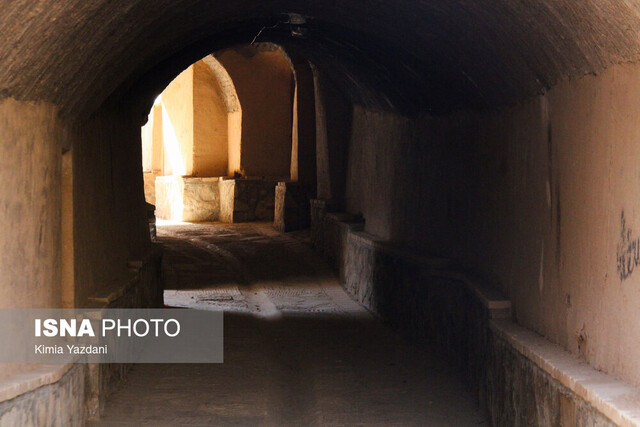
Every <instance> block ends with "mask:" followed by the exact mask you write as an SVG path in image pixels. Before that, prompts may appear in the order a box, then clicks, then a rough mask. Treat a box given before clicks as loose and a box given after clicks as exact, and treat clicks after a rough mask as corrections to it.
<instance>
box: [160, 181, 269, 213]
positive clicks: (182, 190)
mask: <svg viewBox="0 0 640 427" xmlns="http://www.w3.org/2000/svg"><path fill="white" fill-rule="evenodd" d="M275 186H276V181H268V180H262V179H223V178H193V177H182V176H162V177H157V179H156V184H155V187H156V216H157V217H158V218H161V219H168V220H174V221H189V222H206V221H212V222H213V221H222V222H227V223H234V222H247V221H273V214H274V205H275Z"/></svg>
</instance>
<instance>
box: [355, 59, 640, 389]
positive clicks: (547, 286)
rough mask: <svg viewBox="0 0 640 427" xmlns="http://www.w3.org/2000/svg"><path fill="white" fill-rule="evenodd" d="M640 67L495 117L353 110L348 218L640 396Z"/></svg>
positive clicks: (565, 87) (622, 68)
mask: <svg viewBox="0 0 640 427" xmlns="http://www.w3.org/2000/svg"><path fill="white" fill-rule="evenodd" d="M639 87H640V66H638V65H619V66H615V67H612V68H611V69H609V70H607V71H605V72H603V73H602V74H600V75H598V76H586V77H583V78H580V79H576V80H572V81H567V82H564V83H562V84H560V85H558V86H557V87H555V88H554V89H552V90H551V91H550V92H549V93H547V94H546V95H545V96H541V97H537V98H534V99H532V100H529V101H527V102H525V103H522V104H520V105H518V106H515V107H511V108H508V109H504V110H502V111H497V112H487V113H456V114H454V115H451V116H448V117H442V118H432V117H428V116H424V117H419V118H413V119H407V118H404V117H400V116H396V115H392V114H388V113H379V112H373V111H367V110H365V109H363V108H359V107H356V108H355V109H354V113H353V127H352V131H351V143H350V147H349V168H348V179H347V182H348V185H347V197H346V200H347V208H348V210H349V211H350V212H352V213H358V212H360V213H362V214H363V216H364V219H365V230H366V231H367V232H368V233H371V234H374V235H377V236H380V237H382V238H384V239H385V240H388V241H392V242H396V243H398V244H400V245H402V246H403V247H407V248H411V249H413V250H415V251H417V252H419V253H424V254H427V255H439V256H446V257H449V258H452V259H455V260H457V261H459V262H461V263H462V264H463V266H465V267H467V268H469V269H471V270H472V271H475V272H477V273H478V274H480V275H481V276H482V277H484V278H486V279H488V280H489V281H490V282H491V283H493V284H494V285H495V286H496V287H498V288H500V290H501V291H502V292H503V293H504V294H505V295H507V296H508V297H509V299H510V300H511V301H512V302H513V312H514V318H515V320H516V321H517V322H518V323H520V324H522V325H524V326H526V327H528V328H531V329H533V330H535V331H537V332H539V333H540V334H542V335H544V336H546V337H547V338H548V339H550V340H551V341H553V342H556V343H559V344H560V345H562V346H563V347H565V348H566V349H568V350H570V351H571V352H572V353H573V354H576V355H580V356H581V357H584V358H585V359H586V360H587V361H588V362H589V363H590V364H591V365H592V366H594V367H595V368H597V369H599V370H602V371H603V372H605V373H608V374H612V375H614V376H616V377H618V378H621V379H623V380H625V381H628V382H630V383H633V384H634V385H640V370H639V369H638V366H637V360H638V359H639V358H640V342H639V341H638V340H637V337H638V336H640V322H639V321H638V313H637V307H638V305H640V275H638V273H637V272H636V271H635V270H636V269H637V268H638V267H637V266H638V263H639V262H640V261H639V260H640V257H639V256H638V249H637V248H638V247H640V246H639V243H638V238H639V237H640V236H639V234H640V232H639V231H638V230H640V197H639V196H638V184H639V181H640V163H638V161H637V159H638V158H640V144H638V141H639V140H640V125H639V124H638V120H637V117H638V114H639V113H640V96H639V95H640V90H639V89H638V88H639Z"/></svg>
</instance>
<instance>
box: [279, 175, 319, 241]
mask: <svg viewBox="0 0 640 427" xmlns="http://www.w3.org/2000/svg"><path fill="white" fill-rule="evenodd" d="M275 199H276V200H275V211H274V218H273V225H274V227H275V228H276V230H278V231H280V232H282V233H284V232H287V231H294V230H302V229H305V228H309V224H310V221H311V219H310V217H309V209H310V206H309V190H308V189H307V187H305V186H304V185H301V184H299V183H297V182H279V183H278V185H277V186H276V197H275Z"/></svg>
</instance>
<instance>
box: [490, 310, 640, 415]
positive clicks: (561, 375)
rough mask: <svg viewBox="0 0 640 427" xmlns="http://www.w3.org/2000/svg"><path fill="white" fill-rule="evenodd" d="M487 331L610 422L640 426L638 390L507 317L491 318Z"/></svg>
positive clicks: (639, 397) (639, 394) (639, 393)
mask: <svg viewBox="0 0 640 427" xmlns="http://www.w3.org/2000/svg"><path fill="white" fill-rule="evenodd" d="M490 328H491V331H492V332H493V333H494V334H495V335H496V336H497V337H499V338H501V339H502V340H504V341H505V342H507V343H508V344H509V345H510V346H511V347H513V348H514V349H515V350H517V351H518V352H519V353H520V354H522V355H523V356H524V357H526V358H527V359H529V360H531V361H532V362H533V363H534V364H536V365H537V366H538V367H539V368H540V369H542V370H543V371H545V372H546V373H548V374H549V375H550V376H551V377H552V378H553V379H555V380H556V381H558V382H560V383H561V384H562V385H563V386H565V387H567V388H568V389H569V390H571V391H572V392H573V393H575V394H576V395H577V396H578V397H580V398H581V399H583V400H584V401H585V402H588V403H589V404H591V405H592V406H593V407H594V408H595V409H596V410H597V411H599V412H600V413H602V414H603V415H605V416H606V417H607V418H609V419H611V421H613V422H615V423H616V424H618V425H621V426H637V425H640V390H638V389H636V388H635V387H632V386H630V385H628V384H626V383H624V382H622V381H620V380H617V379H615V378H613V377H611V376H609V375H607V374H605V373H603V372H600V371H597V370H595V369H594V368H592V367H591V366H589V365H588V364H586V363H584V362H581V361H580V360H578V359H576V358H575V357H574V356H572V355H571V354H570V353H569V352H567V351H566V350H564V349H563V348H562V347H560V346H558V345H555V344H553V343H551V342H550V341H548V340H547V339H545V338H544V337H542V336H540V335H538V334H536V333H535V332H532V331H530V330H528V329H525V328H523V327H520V326H518V325H516V324H514V323H513V322H511V321H509V320H492V321H491V322H490Z"/></svg>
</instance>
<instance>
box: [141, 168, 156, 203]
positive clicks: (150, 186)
mask: <svg viewBox="0 0 640 427" xmlns="http://www.w3.org/2000/svg"><path fill="white" fill-rule="evenodd" d="M156 177H157V175H156V174H155V173H153V172H145V173H143V174H142V178H143V180H144V199H145V201H146V202H147V203H151V204H152V205H155V204H156Z"/></svg>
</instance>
